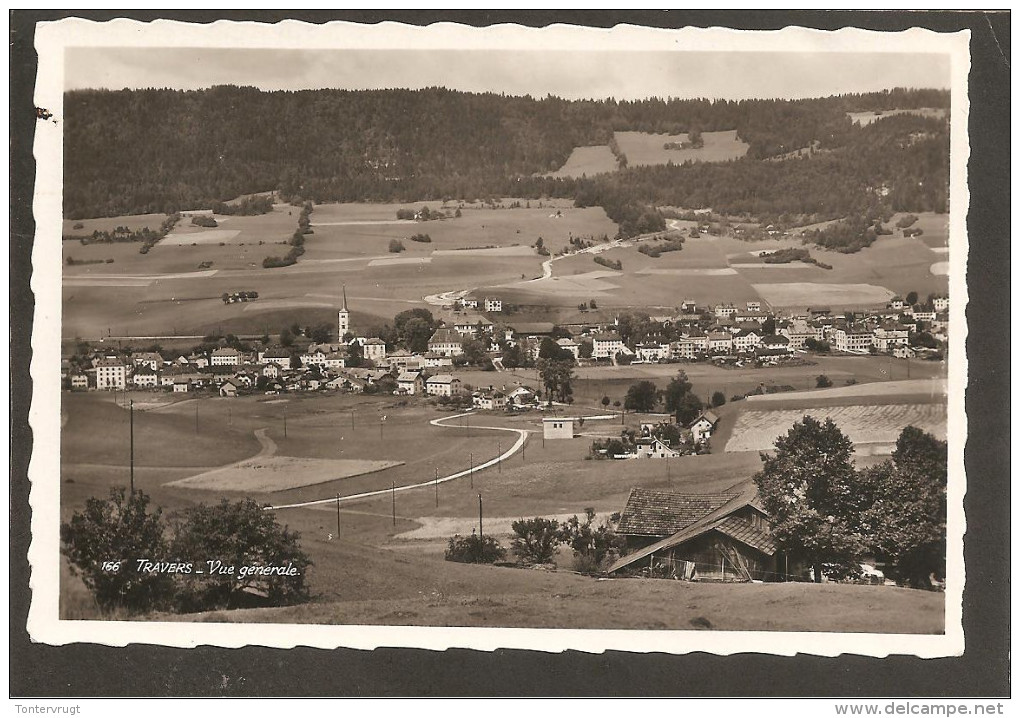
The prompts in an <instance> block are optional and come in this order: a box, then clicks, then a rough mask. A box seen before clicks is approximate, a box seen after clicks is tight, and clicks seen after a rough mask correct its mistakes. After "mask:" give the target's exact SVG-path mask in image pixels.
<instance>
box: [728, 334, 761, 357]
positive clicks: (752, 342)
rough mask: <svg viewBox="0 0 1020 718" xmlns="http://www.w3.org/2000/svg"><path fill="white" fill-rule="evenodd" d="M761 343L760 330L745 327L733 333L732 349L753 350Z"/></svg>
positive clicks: (739, 350)
mask: <svg viewBox="0 0 1020 718" xmlns="http://www.w3.org/2000/svg"><path fill="white" fill-rule="evenodd" d="M759 344H761V332H759V331H755V330H753V329H745V330H742V331H739V332H737V333H736V334H734V335H733V349H734V351H738V352H750V351H754V348H755V347H756V346H758V345H759Z"/></svg>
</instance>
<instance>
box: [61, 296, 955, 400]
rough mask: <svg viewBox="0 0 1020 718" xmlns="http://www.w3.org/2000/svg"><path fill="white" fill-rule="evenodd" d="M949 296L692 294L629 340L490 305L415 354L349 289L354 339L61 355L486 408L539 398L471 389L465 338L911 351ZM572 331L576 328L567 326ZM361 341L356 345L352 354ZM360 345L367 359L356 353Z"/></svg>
mask: <svg viewBox="0 0 1020 718" xmlns="http://www.w3.org/2000/svg"><path fill="white" fill-rule="evenodd" d="M459 301H460V302H461V303H462V304H463V308H464V309H470V308H471V306H470V304H469V303H470V302H477V300H470V299H468V300H459ZM483 301H484V302H485V305H486V306H488V305H491V306H492V307H496V306H497V304H496V302H498V301H499V300H496V299H492V298H487V299H485V300H483ZM948 302H949V300H948V298H946V297H935V298H933V301H932V305H931V306H921V305H915V306H910V305H906V304H905V303H904V302H903V300H902V299H899V298H895V299H894V300H893V301H892V302H891V303H890V304H889V305H888V306H887V307H886V308H885V309H883V310H878V311H872V312H865V313H846V314H833V313H832V312H831V311H830V310H829V309H827V308H815V309H811V310H809V311H808V313H807V314H805V315H801V316H789V317H784V316H777V315H776V314H774V313H771V312H768V311H763V309H762V306H761V303H760V302H755V301H750V302H747V303H746V304H745V305H744V306H743V307H739V308H738V307H737V306H735V305H733V304H720V305H717V306H714V307H699V306H697V305H696V304H695V302H694V301H691V300H685V301H684V302H683V303H682V304H681V306H680V311H679V313H678V314H677V315H676V316H670V317H655V318H653V323H655V324H657V325H658V326H661V327H663V329H664V330H665V328H666V327H669V328H670V331H669V332H665V331H663V334H664V335H665V334H667V333H668V334H669V336H670V338H669V339H668V340H666V339H659V340H654V339H648V338H647V337H646V339H645V341H642V342H640V343H635V344H631V345H628V344H627V343H626V342H625V341H624V340H623V338H622V337H621V335H620V333H619V331H618V329H619V327H618V323H619V319H617V320H616V322H614V323H605V324H600V323H579V324H573V325H561V327H560V328H559V331H555V330H554V326H553V325H552V324H551V323H540V322H539V323H518V324H516V326H508V325H505V324H501V325H499V328H498V329H497V325H495V324H494V323H493V322H492V321H490V320H489V319H488V318H486V317H485V316H484V315H483V314H480V313H471V312H461V311H458V312H457V313H456V315H455V316H454V317H452V318H451V319H449V320H448V321H446V322H444V324H443V326H441V327H440V328H439V329H437V330H436V331H435V333H434V334H433V335H432V337H431V338H430V339H429V341H428V347H427V351H425V352H411V351H408V350H407V349H405V348H401V347H396V348H389V347H387V345H386V343H385V342H384V341H383V340H381V339H379V338H376V337H357V336H353V335H352V334H351V333H350V329H351V327H350V313H349V311H348V309H347V301H346V297H345V298H344V303H343V306H342V308H341V310H340V312H339V315H338V325H337V329H338V336H340V337H353V338H349V340H348V341H339V342H327V343H312V344H310V345H306V348H305V350H304V351H301V350H296V349H294V348H288V347H282V346H275V347H274V346H266V347H261V346H260V347H258V348H256V349H253V350H251V351H242V350H241V349H238V348H235V347H232V346H222V347H219V348H216V349H213V350H211V351H208V352H198V353H190V354H187V355H180V356H177V357H165V356H163V355H162V354H160V353H158V352H153V351H147V352H130V353H126V352H119V351H109V350H105V351H104V350H97V351H95V352H93V353H92V355H91V356H89V357H87V358H85V359H84V363H83V362H82V360H81V358H79V362H78V363H77V364H75V365H72V363H71V362H70V360H64V365H63V374H64V378H65V381H66V385H67V387H68V388H70V389H72V390H88V389H97V390H126V389H128V388H132V389H153V390H155V389H164V390H167V391H173V392H189V391H193V390H195V389H209V390H215V391H217V392H218V393H219V394H220V395H222V396H234V395H236V394H237V393H239V392H245V391H260V392H284V391H319V390H342V391H350V392H364V391H368V392H375V391H388V392H392V393H395V394H401V395H407V396H415V395H425V396H433V397H446V398H448V399H456V400H458V401H464V400H465V396H470V397H471V400H472V403H473V404H474V405H475V406H478V407H480V408H486V409H503V408H506V407H507V406H515V405H518V406H519V405H522V404H523V403H532V402H535V401H536V400H537V399H536V397H535V393H534V392H533V391H532V390H531V389H528V388H526V387H518V389H517V390H516V394H515V395H513V396H508V395H507V394H504V393H503V392H500V391H489V392H473V391H472V389H471V387H467V386H465V385H464V383H463V382H462V381H461V380H460V379H458V378H457V377H456V376H454V375H453V372H454V370H455V369H454V368H455V366H457V365H459V364H461V363H462V362H463V359H462V358H460V357H462V355H463V354H464V343H465V342H466V341H467V340H468V339H472V340H479V339H481V340H483V341H486V342H487V346H486V349H487V350H488V356H489V358H491V359H492V360H493V361H494V362H495V363H497V368H502V367H500V366H498V363H499V362H500V355H501V353H502V352H504V351H505V349H506V347H509V346H518V347H520V348H521V349H522V354H523V356H524V357H525V359H526V360H528V361H534V360H537V359H538V357H539V352H540V350H541V346H542V343H543V340H546V339H550V338H551V337H552V336H553V335H554V334H555V335H557V336H558V338H557V339H555V340H554V341H555V342H556V344H557V346H558V347H559V348H560V350H562V352H561V354H562V355H564V356H565V353H566V352H569V354H570V355H572V356H573V358H574V360H575V361H576V362H578V363H582V364H583V363H598V362H612V363H618V362H621V363H622V362H626V363H632V362H671V361H693V360H699V359H715V360H721V361H727V360H730V361H732V360H739V359H741V358H743V359H746V360H753V361H758V362H762V363H774V362H778V361H782V360H784V359H786V358H789V357H791V356H793V355H795V354H796V353H797V352H801V351H804V350H805V347H807V346H809V345H810V342H811V341H812V340H813V341H815V342H825V343H827V344H828V345H829V346H830V347H831V349H832V350H834V351H837V352H845V353H851V354H867V353H875V352H881V353H888V354H891V355H893V356H897V357H908V358H909V357H914V356H916V355H917V354H918V353H919V352H922V353H923V352H924V351H925V350H924V349H922V348H917V347H914V346H912V342H911V337H912V336H913V335H915V334H916V333H917V332H919V331H921V330H922V329H923V330H925V331H927V332H929V333H930V334H931V335H932V337H933V338H934V339H935V340H945V339H946V332H947V327H948V316H947V311H948ZM493 311H499V310H498V309H493ZM766 328H768V330H769V331H766ZM565 333H569V334H570V336H566V337H564V336H562V335H563V334H565ZM653 334H654V333H653ZM355 344H356V345H358V347H359V348H360V351H358V352H354V345H355ZM356 354H357V355H360V358H359V360H357V361H354V360H353V357H354V356H355V355H356ZM459 358H460V359H459ZM354 364H357V365H358V366H352V365H354ZM370 387H374V388H370Z"/></svg>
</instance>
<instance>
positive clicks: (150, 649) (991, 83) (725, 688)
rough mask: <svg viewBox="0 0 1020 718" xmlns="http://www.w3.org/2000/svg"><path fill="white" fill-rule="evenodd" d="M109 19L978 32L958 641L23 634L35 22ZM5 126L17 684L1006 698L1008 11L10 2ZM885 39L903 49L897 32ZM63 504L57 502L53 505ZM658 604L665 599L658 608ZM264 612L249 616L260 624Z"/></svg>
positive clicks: (62, 688) (61, 690) (232, 692)
mask: <svg viewBox="0 0 1020 718" xmlns="http://www.w3.org/2000/svg"><path fill="white" fill-rule="evenodd" d="M67 16H75V17H85V18H88V19H90V20H96V21H102V20H108V19H113V18H115V17H129V18H134V19H138V20H143V21H145V20H154V19H159V18H166V19H173V20H181V21H188V22H195V23H203V22H212V21H214V20H218V19H229V20H253V21H259V22H266V23H272V22H277V21H280V20H284V19H296V20H305V21H308V22H316V23H321V22H326V21H329V20H348V21H352V22H367V23H374V22H381V21H383V20H391V21H398V22H404V23H409V24H415V25H424V24H428V23H431V22H442V21H445V22H461V23H465V24H470V25H490V24H495V23H502V22H513V23H518V24H522V25H532V26H544V25H548V24H552V23H571V24H578V25H591V26H598V27H611V26H613V25H615V24H618V23H629V24H635V25H646V26H656V27H683V26H697V27H713V26H722V27H732V28H738V29H762V30H769V29H779V28H782V27H785V26H787V25H800V26H804V27H814V28H819V29H826V30H828V29H838V28H840V27H847V26H852V27H860V28H865V29H871V30H886V31H898V30H904V29H907V28H910V27H927V28H929V29H932V30H935V31H942V32H953V31H957V30H962V29H968V28H969V29H970V31H971V62H972V65H971V75H970V149H971V157H970V165H969V177H970V191H971V197H970V211H969V214H968V218H967V222H968V231H969V237H970V256H969V265H968V275H967V280H968V287H969V291H970V303H969V306H968V309H967V318H968V325H969V336H968V339H967V353H968V357H969V363H970V366H969V376H970V385H969V387H968V390H967V399H966V403H967V413H968V423H969V427H968V433H969V438H968V443H967V448H966V466H967V475H968V477H969V478H970V481H969V485H968V487H967V495H966V499H965V503H964V505H965V509H966V513H967V535H966V539H965V562H966V571H967V584H966V590H965V593H964V631H965V634H966V651H965V653H964V655H963V656H962V657H958V658H945V659H931V660H920V659H916V658H910V657H890V658H884V659H874V658H864V657H859V656H840V657H837V658H819V657H812V656H797V657H793V658H786V657H777V656H764V655H758V654H746V655H736V656H729V657H721V656H713V655H708V654H702V653H698V654H689V655H684V656H668V655H662V654H628V653H621V652H609V653H606V654H602V655H591V654H584V653H577V652H566V653H562V654H548V653H539V652H529V651H508V650H501V651H495V652H492V653H489V652H481V651H470V650H450V651H444V652H438V651H422V650H406V649H378V650H375V651H356V650H348V649H338V650H332V651H327V650H321V649H311V648H297V649H292V650H280V649H270V648H261V647H248V648H241V649H233V650H231V649H219V648H211V647H200V648H195V649H190V650H188V649H176V648H165V647H158V646H142V645H133V646H128V647H126V648H111V647H107V646H97V645H91V644H75V645H69V646H62V647H54V646H44V645H39V644H33V643H31V641H30V640H29V637H28V634H27V632H26V630H25V625H26V620H27V615H28V606H29V602H30V600H31V592H30V590H29V587H28V581H29V576H30V568H29V565H28V561H27V558H26V556H27V551H28V544H29V541H30V538H31V528H30V519H31V512H30V509H29V506H28V491H29V484H28V478H27V470H28V462H29V457H30V455H31V451H32V434H31V430H30V429H29V427H28V410H29V406H30V403H31V399H32V382H31V378H30V376H29V363H30V361H31V354H32V352H31V330H32V313H33V306H34V305H33V297H32V293H31V289H30V284H29V282H30V279H31V271H32V264H31V250H32V238H33V234H34V222H33V220H32V206H31V205H32V192H33V187H34V181H35V165H34V160H33V157H32V143H33V134H34V127H35V123H36V121H37V120H36V119H35V114H34V109H33V102H32V96H33V92H34V85H35V74H36V53H35V49H34V36H33V33H34V26H35V23H36V22H37V21H44V20H56V19H59V18H61V17H67ZM10 20H11V23H10V31H11V36H10V48H11V50H10V68H11V77H10V127H11V163H10V168H11V170H10V171H11V215H10V216H11V245H10V292H11V300H10V332H11V357H10V358H11V420H10V421H11V486H10V499H11V534H10V542H11V543H10V545H11V551H10V557H9V558H10V575H11V583H10V586H11V589H10V590H11V596H10V626H9V630H10V654H11V655H10V658H11V660H10V664H11V668H10V695H11V696H19V697H28V696H36V697H58V696H67V697H71V696H77V697H86V696H493V695H508V696H509V695H535V696H554V695H558V696H563V695H578V696H583V695H614V696H732V697H740V696H747V697H772V696H815V697H828V696H833V697H835V696H839V697H843V696H846V697H850V696H860V697H864V696H872V697H879V696H881V697H887V696H900V697H911V696H946V697H949V696H956V697H962V696H1005V695H1009V694H1010V686H1009V663H1008V654H1009V619H1010V615H1009V572H1008V569H1009V536H1010V529H1009V518H1010V516H1009V505H1010V500H1009V499H1010V485H1009V420H1010V416H1009V399H1008V397H1009V358H1010V357H1009V326H1010V321H1009V317H1010V303H1009V294H1010V292H1009V256H1010V247H1009V226H1010V222H1009V156H1010V131H1009V120H1010V116H1009V115H1010V94H1009V75H1010V67H1009V63H1010V15H1009V13H1008V12H998V13H979V12H927V11H924V12H920V11H916V12H848V11H782V12H780V11H753V12H748V11H741V12H719V11H637V12H632V11H572V12H562V11H555V12H546V11H358V12H308V11H305V12H292V11H280V12H274V11H237V12H223V11H209V12H201V11H176V12H174V11H117V12H92V11H90V12H67V11H12V12H11V14H10ZM889 50H890V51H891V52H895V50H896V48H895V46H890V48H889ZM54 510H55V509H54ZM663 609H664V610H668V606H663ZM257 630H258V628H257V627H255V626H253V628H252V631H253V633H254V632H255V631H257Z"/></svg>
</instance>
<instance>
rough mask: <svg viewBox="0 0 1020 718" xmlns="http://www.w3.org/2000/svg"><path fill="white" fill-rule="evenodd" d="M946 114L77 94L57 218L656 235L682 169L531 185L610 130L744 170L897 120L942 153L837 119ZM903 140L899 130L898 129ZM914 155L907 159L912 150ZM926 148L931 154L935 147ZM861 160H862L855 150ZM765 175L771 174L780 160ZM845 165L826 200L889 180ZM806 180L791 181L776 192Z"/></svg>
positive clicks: (743, 104)
mask: <svg viewBox="0 0 1020 718" xmlns="http://www.w3.org/2000/svg"><path fill="white" fill-rule="evenodd" d="M948 106H949V94H948V92H945V91H937V90H893V91H890V92H883V93H872V94H865V95H843V96H838V97H829V98H821V99H809V100H742V101H711V100H678V99H670V100H660V99H649V100H642V101H636V102H630V101H615V100H598V101H591V100H587V101H568V100H563V99H559V98H556V97H546V98H543V99H534V98H531V97H514V96H508V95H501V94H493V93H486V94H477V93H466V92H457V91H452V90H446V89H443V88H429V89H424V90H398V89H394V90H368V91H348V90H308V91H301V92H284V91H279V92H263V91H260V90H257V89H255V88H251V87H234V86H219V87H213V88H210V89H206V90H196V91H177V90H159V89H147V90H121V91H109V90H76V91H72V92H68V93H67V94H66V96H65V103H64V113H65V117H64V120H65V122H64V127H65V136H64V159H65V168H64V171H65V189H64V211H65V217H67V218H69V219H76V218H84V217H97V216H115V215H120V214H138V213H146V212H171V211H174V210H179V209H182V208H192V207H202V206H210V205H211V204H212V203H214V202H216V201H219V200H224V199H228V198H231V197H237V196H238V195H241V194H245V193H249V192H255V191H262V190H265V189H266V188H276V189H279V191H280V193H281V196H283V197H284V198H292V197H295V196H300V197H302V198H305V199H313V200H315V201H320V202H325V201H409V200H417V199H423V200H436V199H442V198H463V199H474V198H478V197H487V196H515V197H541V196H551V197H571V198H579V199H580V198H581V196H582V195H583V196H584V199H583V201H584V202H585V203H587V204H598V205H600V206H603V207H605V208H606V211H607V213H608V214H609V215H610V217H611V218H613V219H614V221H616V222H617V223H618V224H620V225H621V232H622V233H623V234H633V233H637V232H639V231H657V230H658V229H661V221H655V220H654V217H653V216H652V215H651V214H650V213H649V207H648V205H649V204H658V203H662V204H677V205H682V206H688V207H690V206H697V204H696V203H692V202H691V201H689V199H688V198H687V197H680V199H681V200H683V201H675V202H663V201H662V200H663V196H662V195H663V194H666V193H668V191H669V188H670V187H673V186H682V187H685V186H687V181H688V180H689V179H690V177H685V174H684V173H685V172H686V171H687V170H688V169H689V168H687V167H682V168H678V167H669V166H666V167H653V168H632V169H630V170H627V171H626V172H624V173H613V174H611V175H605V176H600V177H609V178H612V179H609V180H605V179H596V178H580V179H574V178H556V177H546V176H542V175H544V174H546V173H549V172H552V171H554V170H556V169H557V168H559V167H560V166H562V164H563V163H564V162H565V161H566V159H567V157H569V155H570V153H571V151H572V150H573V148H574V147H579V146H585V145H598V144H606V143H608V142H609V141H610V140H611V139H612V136H613V132H614V131H626V130H629V131H641V132H658V133H668V134H680V133H685V132H689V131H691V130H698V131H716V130H732V129H736V130H737V134H738V136H739V138H740V139H741V140H742V141H744V142H746V143H748V145H750V147H749V150H748V153H747V157H746V158H744V159H741V160H738V161H737V162H747V163H749V164H755V165H758V164H761V163H760V162H757V160H760V159H762V158H766V157H770V156H774V155H781V154H785V153H788V152H789V151H790V150H791V149H796V148H799V147H805V146H809V145H810V144H811V143H812V141H817V142H818V143H820V145H819V146H820V148H822V149H825V150H838V149H841V148H848V149H854V150H856V149H859V148H858V147H857V145H858V144H859V143H860V142H861V139H862V137H864V135H863V134H862V133H867V132H875V130H876V129H878V128H884V129H881V130H879V131H878V132H876V133H875V135H874V136H873V137H872V140H874V138H877V137H879V136H886V135H890V134H895V133H896V128H895V127H893V126H891V125H892V123H895V122H897V121H900V122H901V123H902V122H906V123H913V124H911V125H909V127H910V130H911V131H913V132H915V133H918V132H919V133H921V134H922V135H923V138H922V139H919V140H917V141H916V142H915V145H925V143H926V142H927V143H931V142H936V143H937V142H938V141H939V139H940V138H939V137H938V133H939V131H940V130H939V128H940V127H944V126H945V121H944V120H937V119H933V118H924V117H918V116H912V115H901V116H898V117H890V118H888V119H886V120H884V121H883V122H881V123H874V125H873V126H872V127H867V128H861V127H856V126H854V125H853V123H852V122H851V121H850V120H849V118H848V115H847V113H848V112H863V111H875V110H882V109H891V108H900V109H902V108H915V107H916V108H921V107H948ZM924 123H927V124H924ZM900 129H903V131H906V129H907V125H905V124H904V125H902V127H901V128H900ZM947 146H948V145H947ZM884 149H885V155H886V156H887V157H891V159H892V160H896V159H897V155H896V154H895V153H893V154H892V155H890V154H889V152H888V150H889V149H890V148H889V147H885V148H884ZM893 149H895V148H893ZM901 149H903V150H905V151H908V150H910V147H908V146H906V145H904V147H903V148H901ZM924 149H925V148H923V147H922V148H920V150H924ZM920 150H915V152H914V154H923V152H922V151H920ZM927 152H928V154H935V155H939V154H940V153H941V149H938V150H937V151H933V150H932V149H931V148H927ZM859 154H861V155H862V157H863V155H865V154H869V153H868V152H867V151H866V148H863V150H862V152H860V153H859ZM900 159H903V157H900ZM906 161H907V165H908V166H907V167H906V169H905V170H904V169H903V168H899V169H897V170H896V173H899V174H904V173H906V174H910V173H911V172H912V170H911V168H910V166H909V165H910V162H911V159H910V158H909V157H906ZM726 164H732V163H723V165H726ZM771 164H774V165H775V166H776V167H780V168H782V167H783V166H784V165H790V164H791V163H788V162H778V163H771ZM929 164H931V163H929ZM945 164H946V165H948V155H947V156H946V161H945ZM829 169H830V170H831V169H833V168H831V167H830V168H829ZM840 169H841V170H849V171H850V172H851V173H852V175H851V176H850V177H849V178H844V182H845V183H850V185H851V186H850V187H847V186H842V187H840V188H838V191H837V190H836V189H835V188H833V187H832V184H833V182H832V181H831V180H830V181H828V182H823V189H826V188H828V189H829V190H831V192H832V195H833V196H834V197H835V196H836V195H844V196H845V195H846V193H847V190H848V189H850V190H851V191H853V190H855V189H856V188H857V185H859V184H860V183H861V182H873V181H875V180H876V179H877V180H879V181H883V180H884V178H882V177H876V176H875V172H873V171H871V170H870V169H868V168H866V167H860V166H853V167H849V168H842V167H841V168H840ZM929 169H930V167H925V168H924V170H925V171H928V170H929ZM717 171H722V172H724V173H725V172H727V171H729V172H732V170H726V169H725V168H723V169H721V170H717ZM779 171H780V172H784V173H787V174H789V173H790V172H791V170H789V169H781V170H779ZM662 173H666V176H667V182H666V185H665V186H664V187H659V188H658V189H657V190H656V191H655V192H648V191H646V190H645V189H641V190H640V191H630V190H625V189H621V187H623V186H624V184H627V185H633V186H637V187H642V188H643V187H645V186H647V185H648V183H650V182H653V181H654V182H656V183H659V182H661V181H662V178H663V174H662ZM863 174H867V175H868V176H867V177H864V176H861V175H863ZM893 174H895V173H893ZM652 178H654V180H653V179H652ZM701 179H704V178H701ZM771 179H773V180H774V178H771ZM925 179H926V180H927V179H929V178H928V177H926V178H925ZM674 180H675V181H674ZM699 181H700V180H699ZM814 182H815V178H810V179H809V180H805V179H804V178H801V179H800V180H796V181H793V182H792V183H791V182H786V183H784V182H780V184H783V185H784V186H786V185H790V186H796V185H803V186H810V185H812V184H814ZM621 183H624V184H621ZM702 189H704V186H702ZM676 193H677V192H674V194H676ZM809 194H810V192H809ZM798 202H799V200H795V201H793V200H781V201H779V202H774V203H772V204H775V205H776V206H777V207H779V206H780V205H782V204H786V205H789V206H786V207H780V208H781V209H783V211H793V212H796V211H802V209H801V208H800V207H798V206H796V205H797V204H798ZM725 204H726V202H725V198H724V202H723V205H720V204H719V203H713V204H712V206H713V207H715V208H716V209H722V210H723V211H725V210H726V209H739V207H729V208H727V207H724V205H725ZM730 204H733V203H730ZM738 204H739V203H738ZM822 204H824V202H823V203H822ZM933 204H937V200H933V199H931V198H928V199H926V200H923V201H921V202H918V203H917V206H911V207H907V208H905V209H909V210H912V211H923V210H925V209H931V208H932V207H931V205H933ZM922 205H923V206H922ZM706 206H707V205H706ZM840 209H841V208H835V209H832V211H833V212H836V211H839V210H840ZM845 213H846V212H845V211H844V212H843V214H845ZM834 216H835V215H834ZM660 220H661V218H660Z"/></svg>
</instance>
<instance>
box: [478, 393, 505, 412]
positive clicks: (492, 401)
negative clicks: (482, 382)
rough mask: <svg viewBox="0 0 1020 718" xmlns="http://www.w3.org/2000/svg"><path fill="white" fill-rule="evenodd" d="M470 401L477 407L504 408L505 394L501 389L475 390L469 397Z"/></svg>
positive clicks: (488, 408) (493, 409)
mask: <svg viewBox="0 0 1020 718" xmlns="http://www.w3.org/2000/svg"><path fill="white" fill-rule="evenodd" d="M471 403H472V404H473V405H474V406H475V407H476V408H478V409H487V410H490V411H498V410H500V409H505V408H506V394H504V393H503V392H501V391H480V392H475V394H474V395H473V396H472V397H471Z"/></svg>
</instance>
